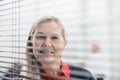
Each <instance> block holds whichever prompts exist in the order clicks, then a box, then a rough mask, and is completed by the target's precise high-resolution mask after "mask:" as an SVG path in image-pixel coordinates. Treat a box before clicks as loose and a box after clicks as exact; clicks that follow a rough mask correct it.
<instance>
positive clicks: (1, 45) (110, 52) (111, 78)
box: [0, 0, 120, 80]
mask: <svg viewBox="0 0 120 80" xmlns="http://www.w3.org/2000/svg"><path fill="white" fill-rule="evenodd" d="M43 16H55V17H58V18H59V19H60V20H61V21H62V23H63V24H64V26H65V30H66V36H67V40H68V44H67V47H66V49H65V51H64V54H63V57H62V60H63V61H65V62H66V63H69V64H72V65H76V66H82V67H84V68H86V69H88V70H90V71H91V72H92V73H93V74H94V76H95V77H99V76H102V77H103V78H104V80H120V64H119V62H120V37H119V36H120V0H0V79H1V78H2V76H3V75H4V74H5V73H6V71H7V70H8V69H9V67H11V66H12V65H13V64H14V63H16V62H20V63H22V64H24V61H25V60H24V57H25V55H24V54H25V48H26V41H27V36H28V33H29V30H30V28H31V26H32V24H33V23H34V22H35V21H36V20H37V19H39V18H41V17H43ZM99 80H102V79H99Z"/></svg>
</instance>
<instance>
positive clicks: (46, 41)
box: [43, 39, 51, 47]
mask: <svg viewBox="0 0 120 80" xmlns="http://www.w3.org/2000/svg"><path fill="white" fill-rule="evenodd" d="M43 45H44V47H51V41H50V39H46V40H45V41H44V43H43Z"/></svg>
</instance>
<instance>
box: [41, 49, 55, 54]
mask: <svg viewBox="0 0 120 80" xmlns="http://www.w3.org/2000/svg"><path fill="white" fill-rule="evenodd" d="M40 53H41V54H54V52H53V51H49V50H42V51H40Z"/></svg>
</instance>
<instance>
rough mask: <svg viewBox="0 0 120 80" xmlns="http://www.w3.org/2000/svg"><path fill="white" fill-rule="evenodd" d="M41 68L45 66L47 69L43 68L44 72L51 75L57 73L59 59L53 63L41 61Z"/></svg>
mask: <svg viewBox="0 0 120 80" xmlns="http://www.w3.org/2000/svg"><path fill="white" fill-rule="evenodd" d="M41 65H42V67H43V68H47V69H49V70H46V69H43V70H44V71H45V72H46V73H48V74H51V75H57V73H58V71H57V70H60V66H61V61H57V62H53V63H47V64H45V63H41Z"/></svg>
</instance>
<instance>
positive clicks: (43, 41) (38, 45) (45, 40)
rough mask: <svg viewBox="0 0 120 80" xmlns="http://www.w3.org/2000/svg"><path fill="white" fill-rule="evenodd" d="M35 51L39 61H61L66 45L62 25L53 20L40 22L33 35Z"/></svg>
mask: <svg viewBox="0 0 120 80" xmlns="http://www.w3.org/2000/svg"><path fill="white" fill-rule="evenodd" d="M32 44H33V53H34V56H35V58H36V59H37V60H38V61H41V62H42V61H46V62H56V61H60V58H61V55H62V53H63V50H64V48H65V45H66V41H65V40H64V38H63V34H62V27H61V26H60V25H59V24H57V23H55V22H53V21H51V22H43V23H40V24H39V25H38V27H37V29H36V30H35V32H34V35H33V37H32Z"/></svg>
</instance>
